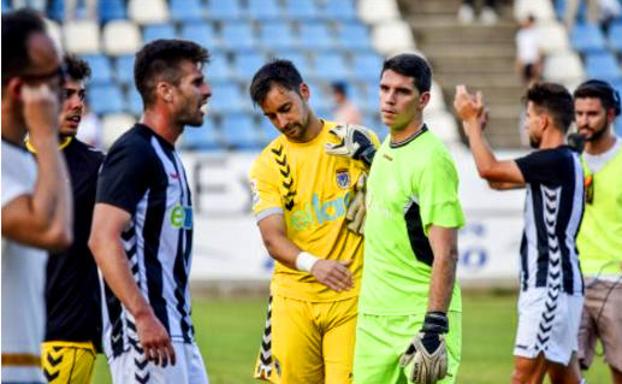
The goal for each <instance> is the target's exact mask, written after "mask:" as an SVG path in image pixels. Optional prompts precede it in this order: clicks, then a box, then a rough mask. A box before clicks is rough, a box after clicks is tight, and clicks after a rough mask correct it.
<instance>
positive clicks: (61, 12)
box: [2, 0, 65, 23]
mask: <svg viewBox="0 0 622 384" xmlns="http://www.w3.org/2000/svg"><path fill="white" fill-rule="evenodd" d="M2 3H3V4H4V1H3V2H2ZM3 10H4V9H3ZM47 17H49V18H50V19H52V20H54V21H56V22H59V23H62V22H63V21H64V19H65V4H64V1H63V0H50V1H49V3H48V9H47Z"/></svg>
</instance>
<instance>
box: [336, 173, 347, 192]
mask: <svg viewBox="0 0 622 384" xmlns="http://www.w3.org/2000/svg"><path fill="white" fill-rule="evenodd" d="M336 179H337V185H338V186H339V188H341V189H348V188H350V172H349V171H348V170H347V169H338V170H337V174H336Z"/></svg>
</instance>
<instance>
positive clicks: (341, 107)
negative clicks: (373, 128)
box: [330, 81, 363, 124]
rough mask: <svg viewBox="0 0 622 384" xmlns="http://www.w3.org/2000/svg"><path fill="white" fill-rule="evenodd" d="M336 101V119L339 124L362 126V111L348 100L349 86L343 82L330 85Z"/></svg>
mask: <svg viewBox="0 0 622 384" xmlns="http://www.w3.org/2000/svg"><path fill="white" fill-rule="evenodd" d="M330 87H331V90H332V92H333V100H334V101H335V112H334V119H335V121H336V122H338V123H347V124H361V123H362V122H363V119H362V117H361V111H359V109H358V108H357V107H356V105H354V103H352V101H350V99H348V86H347V85H346V83H344V82H342V81H336V82H334V83H332V84H331V85H330Z"/></svg>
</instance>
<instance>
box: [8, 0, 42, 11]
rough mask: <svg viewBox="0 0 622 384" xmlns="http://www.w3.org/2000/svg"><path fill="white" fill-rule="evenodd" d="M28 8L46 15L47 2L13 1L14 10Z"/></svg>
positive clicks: (39, 0)
mask: <svg viewBox="0 0 622 384" xmlns="http://www.w3.org/2000/svg"><path fill="white" fill-rule="evenodd" d="M26 7H28V8H32V9H34V10H35V11H37V12H41V13H42V14H44V13H45V11H46V8H47V0H13V9H20V8H26Z"/></svg>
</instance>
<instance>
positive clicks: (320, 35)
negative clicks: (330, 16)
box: [298, 22, 335, 50]
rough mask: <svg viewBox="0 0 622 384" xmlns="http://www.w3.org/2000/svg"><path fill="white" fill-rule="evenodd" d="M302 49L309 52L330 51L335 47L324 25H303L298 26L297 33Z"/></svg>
mask: <svg viewBox="0 0 622 384" xmlns="http://www.w3.org/2000/svg"><path fill="white" fill-rule="evenodd" d="M298 36H299V40H300V43H301V46H302V48H305V49H310V50H318V49H325V50H328V49H331V48H334V46H335V43H334V41H335V39H334V38H333V37H332V36H331V32H330V30H329V28H328V24H326V23H318V22H313V23H304V24H301V25H300V30H299V33H298Z"/></svg>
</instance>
